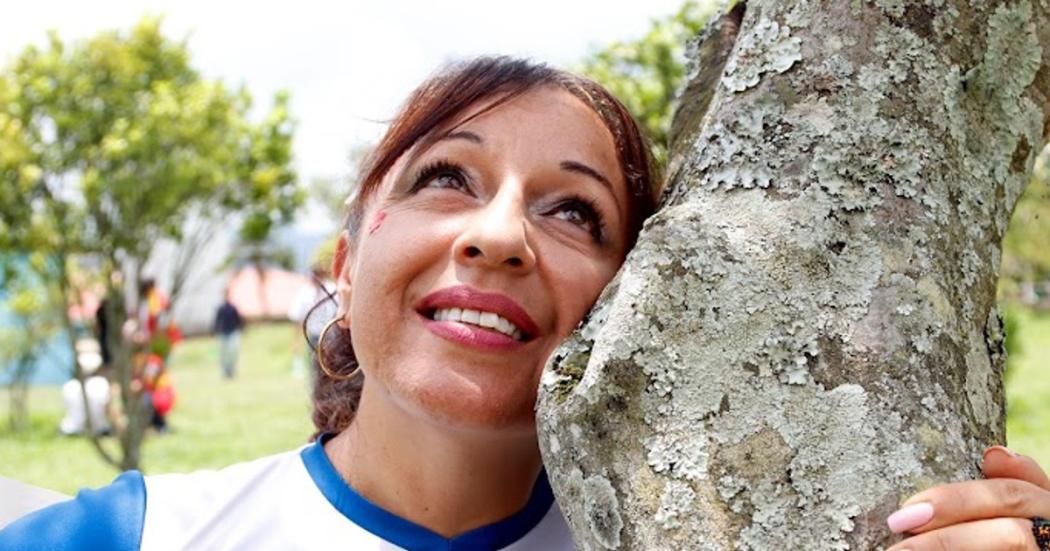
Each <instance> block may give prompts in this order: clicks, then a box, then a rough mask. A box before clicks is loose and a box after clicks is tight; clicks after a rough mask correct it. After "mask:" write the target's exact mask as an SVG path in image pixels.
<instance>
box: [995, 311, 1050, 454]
mask: <svg viewBox="0 0 1050 551" xmlns="http://www.w3.org/2000/svg"><path fill="white" fill-rule="evenodd" d="M1016 315H1017V316H1018V321H1019V324H1018V326H1019V328H1020V330H1019V331H1017V332H1018V333H1019V335H1015V336H1016V337H1017V339H1018V342H1019V343H1020V346H1019V347H1020V350H1019V351H1017V352H1016V353H1015V354H1014V355H1013V356H1011V357H1010V360H1009V366H1008V368H1007V384H1006V439H1007V442H1008V443H1009V447H1010V449H1012V450H1014V451H1016V452H1018V453H1023V454H1025V455H1029V456H1031V457H1034V458H1035V459H1036V460H1037V461H1039V464H1041V465H1042V466H1043V468H1044V469H1045V470H1047V471H1048V472H1050V313H1043V314H1040V315H1036V314H1034V313H1032V312H1028V311H1023V310H1022V311H1018V312H1016Z"/></svg>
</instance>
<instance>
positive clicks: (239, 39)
mask: <svg viewBox="0 0 1050 551" xmlns="http://www.w3.org/2000/svg"><path fill="white" fill-rule="evenodd" d="M680 4H681V0H645V1H637V0H622V1H616V0H560V1H559V0H530V1H526V2H522V1H516V2H508V1H496V0H489V1H487V2H486V1H480V0H441V1H434V2H425V1H422V0H411V1H409V0H401V1H395V0H387V1H384V0H371V1H368V2H356V1H344V2H335V1H320V0H300V1H298V2H295V3H294V4H293V3H292V2H287V1H284V2H274V1H270V0H260V1H255V2H248V1H231V0H181V1H168V0H92V1H83V0H65V1H59V0H28V1H27V0H5V1H4V2H3V3H2V5H4V6H3V7H4V9H3V10H2V11H0V63H3V64H5V65H6V63H7V62H8V61H9V60H10V59H11V58H12V57H13V56H14V55H16V54H17V53H18V52H19V51H20V50H21V49H22V48H23V47H24V46H25V45H27V44H29V43H43V42H44V40H45V37H46V31H47V30H48V29H55V30H57V31H58V32H59V35H60V36H61V37H62V38H63V39H64V40H66V41H67V42H68V41H70V40H72V39H76V38H83V37H87V36H90V35H93V34H95V33H97V32H99V31H102V30H107V29H114V28H119V29H129V28H130V27H131V26H132V25H133V24H134V23H135V22H136V21H137V20H138V19H139V18H140V17H141V16H142V15H144V14H154V15H163V16H164V17H165V23H164V27H163V29H164V32H165V34H166V35H167V36H169V37H172V38H181V37H188V39H189V45H190V49H191V51H192V54H193V58H192V60H193V63H194V65H195V66H196V67H198V68H199V69H201V70H202V71H203V72H204V73H205V74H206V75H207V76H209V77H213V78H214V77H218V78H222V79H223V80H225V81H226V82H227V83H228V84H230V85H231V86H237V85H240V84H242V83H244V84H247V86H248V88H249V89H250V90H251V92H252V95H253V97H254V98H255V101H256V105H257V106H258V107H259V108H261V109H265V108H266V107H268V105H269V101H270V98H272V96H273V93H274V92H275V91H276V90H279V89H286V90H288V91H290V92H291V99H292V106H291V109H292V115H293V117H294V118H295V119H296V120H297V130H296V137H295V158H296V160H295V163H296V168H297V169H298V171H299V176H300V181H301V182H303V183H308V182H310V181H311V180H312V179H314V178H317V177H343V176H345V175H346V174H348V173H349V172H350V169H351V167H350V165H349V163H348V161H347V154H348V152H349V151H350V149H351V148H352V147H353V146H355V145H357V144H360V143H368V142H372V141H375V140H377V139H378V137H379V135H380V133H381V132H382V130H383V128H384V125H383V124H382V123H378V122H374V121H383V120H386V119H388V118H389V117H390V116H392V115H393V112H394V110H395V109H396V107H397V106H398V105H399V104H400V102H401V101H402V100H403V99H404V97H405V96H406V95H407V94H408V92H409V91H411V89H412V87H414V86H415V85H416V84H418V83H419V82H420V81H421V80H422V79H423V78H424V77H425V76H426V75H427V74H429V73H430V72H431V71H432V70H433V69H434V68H436V67H437V66H439V65H440V64H441V63H442V62H444V61H447V60H450V59H456V58H459V57H463V56H469V55H474V54H482V53H499V54H513V55H524V56H529V57H532V58H534V59H538V60H542V61H547V62H550V63H552V64H554V65H561V66H568V65H572V64H573V63H575V62H576V61H578V60H579V59H581V58H582V57H583V56H584V55H585V54H586V53H587V52H588V51H590V50H591V49H592V48H596V47H599V46H601V45H603V44H606V43H608V42H611V41H614V40H624V39H630V38H636V37H639V36H641V35H642V34H643V33H644V32H645V31H646V30H647V29H648V27H649V21H650V19H652V18H654V17H659V16H663V15H666V14H669V13H672V12H674V11H675V10H676V9H677V8H678V6H679V5H680ZM306 218H307V219H309V218H311V217H306Z"/></svg>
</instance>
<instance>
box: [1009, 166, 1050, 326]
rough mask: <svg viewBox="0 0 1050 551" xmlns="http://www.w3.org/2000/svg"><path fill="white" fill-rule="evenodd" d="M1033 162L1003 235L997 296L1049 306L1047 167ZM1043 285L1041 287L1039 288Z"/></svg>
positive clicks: (1049, 192) (1049, 174)
mask: <svg viewBox="0 0 1050 551" xmlns="http://www.w3.org/2000/svg"><path fill="white" fill-rule="evenodd" d="M1047 160H1048V156H1047V155H1045V154H1044V155H1042V156H1041V157H1040V159H1039V162H1037V163H1036V169H1035V172H1034V173H1033V175H1032V181H1031V183H1030V184H1028V187H1027V188H1026V189H1025V191H1024V193H1023V194H1021V197H1020V199H1018V200H1017V207H1016V209H1015V210H1014V215H1013V221H1012V223H1011V224H1010V228H1009V229H1008V230H1007V231H1006V237H1004V238H1003V269H1002V280H1001V282H1000V295H1001V296H1002V298H1003V299H1005V300H1008V301H1010V302H1015V303H1022V304H1027V305H1036V306H1041V307H1042V308H1047V307H1050V169H1048V167H1047ZM1040 286H1042V287H1040Z"/></svg>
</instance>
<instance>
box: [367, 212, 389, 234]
mask: <svg viewBox="0 0 1050 551" xmlns="http://www.w3.org/2000/svg"><path fill="white" fill-rule="evenodd" d="M383 220H386V211H382V210H381V211H379V212H377V213H376V214H375V216H373V217H372V222H371V223H370V224H368V235H372V234H374V233H375V232H377V231H379V228H380V227H382V225H383Z"/></svg>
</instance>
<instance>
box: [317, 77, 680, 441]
mask: <svg viewBox="0 0 1050 551" xmlns="http://www.w3.org/2000/svg"><path fill="white" fill-rule="evenodd" d="M541 86H553V87H556V88H560V89H563V90H565V91H567V92H569V93H570V94H572V95H573V96H575V97H577V98H578V99H580V100H581V101H583V103H585V104H586V105H587V106H588V107H590V108H591V109H592V110H593V111H594V112H595V113H596V114H597V115H598V116H599V117H600V118H601V120H602V122H603V123H604V124H605V126H606V128H608V130H609V132H610V133H611V134H612V137H613V142H614V144H615V146H616V153H617V158H618V160H619V163H620V168H621V170H623V174H624V179H625V180H626V182H627V191H628V194H629V195H630V197H631V203H630V208H629V216H630V218H629V220H628V228H629V234H628V235H629V236H630V239H629V241H628V247H630V246H633V245H634V239H635V238H636V237H637V235H638V232H639V231H641V227H642V224H643V223H644V222H645V219H646V218H647V217H648V216H649V215H650V214H652V212H653V210H654V209H655V207H656V202H657V199H658V198H659V195H660V182H661V180H660V178H659V177H658V176H657V174H656V170H655V168H654V166H653V161H652V157H651V154H650V150H649V145H648V142H647V140H646V138H645V137H644V136H643V135H642V132H641V130H640V129H639V127H638V124H637V123H636V122H635V120H634V118H633V117H631V114H630V113H629V112H628V111H627V108H626V107H624V106H623V104H622V103H620V101H619V100H617V99H616V98H614V97H613V96H612V94H610V93H609V92H608V91H607V90H605V88H603V87H602V86H601V85H599V84H597V83H596V82H594V81H592V80H589V79H587V78H584V77H581V76H577V75H573V74H571V73H567V72H565V71H561V70H558V69H554V68H551V67H548V66H546V65H543V64H538V63H534V62H530V61H527V60H522V59H514V58H509V57H502V56H500V57H480V58H476V59H473V60H471V61H467V62H463V63H458V64H454V65H450V66H448V67H446V68H445V69H443V70H441V71H439V72H438V73H437V74H435V75H434V76H432V77H430V78H429V79H427V80H426V81H424V82H423V84H421V85H420V86H419V87H418V88H416V90H415V91H414V92H412V94H411V95H410V96H409V97H408V99H407V100H406V101H405V103H404V105H403V106H402V107H401V110H400V112H398V114H397V116H396V117H395V118H394V120H393V121H392V122H391V124H390V127H389V128H388V129H387V132H386V134H385V135H384V136H383V139H382V140H380V142H379V144H378V145H377V146H376V147H375V149H373V150H372V152H371V153H370V154H369V155H368V156H367V157H366V158H365V160H364V163H362V165H361V168H360V174H359V178H358V180H357V181H358V182H359V186H358V188H357V189H356V190H355V193H354V196H353V198H352V199H351V201H350V203H349V209H348V212H347V216H346V223H345V226H346V229H347V230H348V232H349V233H350V235H351V236H354V235H356V234H357V231H358V230H359V229H360V225H361V217H362V215H363V213H364V210H365V205H366V203H367V201H368V199H369V198H370V197H371V196H372V194H374V193H375V190H376V189H377V188H378V187H379V185H380V183H381V182H382V180H383V177H384V176H385V175H386V173H387V172H388V171H389V170H390V169H391V167H393V166H394V164H395V163H396V162H397V160H398V159H399V158H401V156H402V155H404V154H405V153H406V152H407V151H409V150H410V149H412V148H413V147H414V146H416V145H417V144H418V145H419V146H421V147H422V148H426V147H427V146H428V145H429V144H430V143H432V142H433V141H434V140H436V139H437V138H439V137H440V135H439V133H438V132H437V131H438V130H439V129H442V128H443V127H445V126H447V125H449V124H451V123H452V122H454V121H455V120H456V118H457V117H459V116H461V115H462V114H463V113H464V112H466V111H467V110H468V109H469V108H470V107H472V106H474V105H477V104H478V103H479V102H482V101H485V100H489V103H488V105H486V106H485V108H484V109H483V110H481V111H480V112H478V113H475V114H474V115H472V117H476V116H478V115H480V114H481V113H484V112H485V111H488V110H490V109H493V108H495V107H497V106H499V105H500V104H502V103H504V102H506V101H508V100H510V99H512V98H514V97H516V96H519V95H521V94H523V93H525V92H528V91H529V90H532V89H535V88H538V87H541ZM316 310H318V309H317V308H315V311H316ZM312 313H313V312H311V314H312ZM328 333H330V335H327V334H326V335H325V339H324V342H318V343H317V347H316V353H317V354H318V355H319V356H321V357H322V358H323V360H324V363H325V365H326V366H327V367H329V369H331V370H332V371H335V372H336V373H350V372H351V371H352V370H353V369H355V368H356V367H357V359H356V357H355V356H354V351H353V347H352V346H351V343H350V332H349V331H346V330H341V329H339V327H338V325H335V326H333V327H332V329H331V330H330V331H329V332H328ZM315 371H316V378H315V383H314V388H313V422H314V426H315V427H316V428H317V433H316V434H315V435H314V436H315V437H316V436H317V435H318V434H322V433H335V432H339V431H342V430H343V429H344V428H346V427H347V426H348V425H349V424H350V421H351V420H352V419H353V416H354V414H355V413H356V411H357V405H358V401H359V400H360V397H361V387H362V384H363V376H361V375H358V376H356V377H354V378H352V379H350V380H345V381H341V380H335V379H332V378H331V377H327V376H325V374H324V372H323V371H321V370H320V369H317V368H316V366H315Z"/></svg>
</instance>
